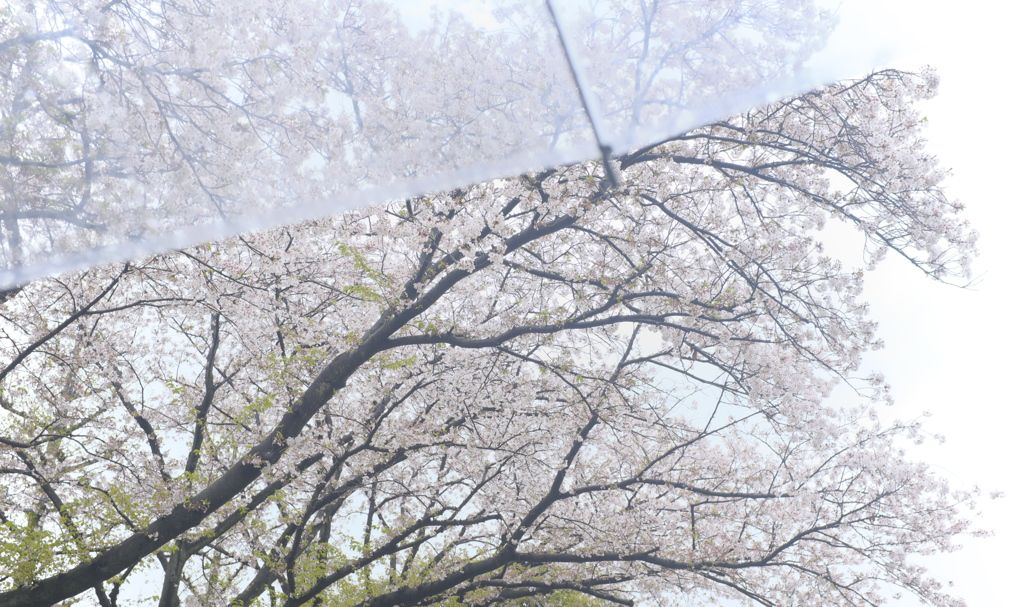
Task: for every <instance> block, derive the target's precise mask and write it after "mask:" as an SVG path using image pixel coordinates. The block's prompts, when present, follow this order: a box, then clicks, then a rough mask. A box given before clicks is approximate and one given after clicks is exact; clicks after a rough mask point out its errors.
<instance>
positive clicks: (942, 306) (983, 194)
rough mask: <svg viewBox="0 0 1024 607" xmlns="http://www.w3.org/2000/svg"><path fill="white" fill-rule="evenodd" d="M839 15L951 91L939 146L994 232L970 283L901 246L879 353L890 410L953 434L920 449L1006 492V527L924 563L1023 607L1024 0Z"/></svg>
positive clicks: (957, 477) (919, 453)
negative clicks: (933, 73)
mask: <svg viewBox="0 0 1024 607" xmlns="http://www.w3.org/2000/svg"><path fill="white" fill-rule="evenodd" d="M997 8H998V10H996V9H997ZM840 14H841V15H845V17H844V21H842V22H841V25H840V30H839V31H838V32H837V36H839V37H841V38H845V39H846V40H847V42H848V43H852V44H855V43H856V41H857V40H860V39H863V40H864V42H865V44H866V45H869V46H870V45H872V44H875V43H878V42H879V41H888V42H890V43H892V44H893V46H894V47H895V48H894V58H893V60H891V61H889V62H888V63H887V65H890V66H893V67H898V68H906V69H917V68H918V67H920V66H922V65H925V64H930V65H932V66H934V67H935V68H936V69H937V70H938V73H939V76H940V77H941V79H942V82H941V85H940V86H939V94H938V97H937V98H936V99H934V100H932V101H929V102H928V103H927V104H926V105H925V106H924V112H925V115H926V116H927V117H928V129H927V131H926V134H927V136H928V138H929V149H930V151H931V152H932V153H934V154H935V155H937V156H938V157H939V159H940V161H941V163H942V165H943V166H946V167H949V168H951V169H952V170H953V176H952V177H951V178H950V179H949V180H948V182H947V188H948V191H949V193H950V194H951V195H952V196H953V197H955V198H959V199H960V200H962V201H963V202H964V203H965V204H966V205H967V211H966V215H967V217H968V218H969V219H970V221H971V223H972V224H973V225H974V226H975V227H976V229H977V230H978V231H979V232H980V233H981V241H980V248H981V257H980V258H979V259H978V260H977V261H976V263H975V266H974V269H975V278H976V284H975V285H974V286H973V287H972V288H970V289H957V288H954V287H949V286H946V285H941V284H936V283H934V281H930V280H926V279H924V278H923V277H921V276H917V275H915V272H913V271H911V270H910V269H909V268H908V267H906V266H907V264H901V263H899V260H898V259H896V258H895V257H893V258H890V259H888V260H887V262H886V263H884V264H883V265H882V267H881V269H880V271H879V272H876V273H875V275H874V276H871V277H869V279H868V281H867V282H868V286H867V292H866V297H867V299H868V301H870V302H871V304H872V312H873V316H874V317H875V318H876V319H877V320H878V321H879V323H880V333H881V337H882V338H883V339H884V340H885V342H886V349H885V350H883V351H882V352H880V353H877V354H876V355H873V356H872V357H871V358H870V359H869V361H868V364H869V365H871V366H872V367H874V368H876V369H879V370H881V371H883V372H884V373H885V374H886V376H887V377H888V379H889V381H890V383H891V384H892V385H893V390H894V395H895V397H896V405H895V407H894V408H893V409H892V410H890V411H889V413H891V414H893V415H894V416H896V417H900V418H902V419H907V418H910V417H913V416H914V415H915V413H917V412H920V411H925V410H926V411H930V412H931V413H932V416H931V418H929V419H928V420H927V421H926V424H925V427H926V429H929V430H931V431H933V432H936V433H938V434H942V435H944V436H945V437H946V442H945V443H944V444H941V445H937V444H934V443H932V444H927V445H925V446H924V447H920V448H909V449H908V450H909V451H910V452H911V453H912V454H913V456H914V457H915V458H916V459H919V460H922V461H926V462H928V463H930V464H932V465H934V466H935V468H936V469H937V470H938V471H939V472H940V473H942V474H945V475H946V476H947V477H948V478H949V479H950V480H951V482H952V484H953V485H954V486H961V487H970V486H973V485H979V486H980V487H981V489H982V490H983V492H984V493H985V494H987V493H988V492H990V491H995V490H999V491H1002V492H1003V493H1004V494H1005V497H1003V498H1002V499H999V500H996V501H989V500H987V499H985V500H982V502H981V509H982V511H983V514H984V516H983V517H982V518H981V519H979V525H980V526H981V527H983V528H988V529H991V530H993V531H994V532H995V536H994V537H990V538H984V539H979V540H974V539H968V540H967V541H965V542H964V550H962V551H961V552H959V553H956V554H954V555H950V556H942V557H937V558H935V559H934V560H929V561H925V562H923V564H927V565H928V566H930V567H932V568H933V570H934V571H935V573H936V574H938V575H939V577H940V579H944V580H951V581H954V583H955V586H954V587H953V588H952V589H951V590H952V591H953V592H954V593H955V594H959V595H960V596H962V597H963V598H964V599H966V601H967V604H968V605H969V606H971V607H1002V606H1004V605H1005V606H1013V605H1024V599H1022V598H1021V597H1022V592H1021V591H1020V589H1019V579H1020V575H1021V574H1020V568H1019V567H1020V553H1021V550H1022V549H1024V523H1022V522H1021V518H1022V517H1024V472H1022V468H1021V466H1022V463H1024V457H1022V454H1021V452H1022V447H1024V436H1022V430H1024V413H1022V410H1021V404H1022V400H1024V398H1022V396H1021V394H1022V392H1024V390H1022V387H1021V383H1022V380H1024V370H1022V367H1024V355H1022V354H1021V349H1022V348H1024V328H1022V327H1024V318H1021V317H1019V316H1017V314H1018V313H1020V312H1021V311H1024V305H1022V304H1021V301H1022V300H1021V295H1022V292H1024V287H1022V286H1021V279H1022V278H1024V271H1022V269H1021V268H1022V265H1021V262H1020V258H1021V256H1022V253H1021V250H1020V249H1018V248H1017V247H1018V246H1020V245H1021V244H1022V243H1024V209H1022V205H1021V198H1022V196H1021V193H1020V191H1021V189H1020V186H1019V185H1018V184H1017V181H1016V180H1017V178H1018V177H1020V176H1021V174H1022V169H1021V166H1020V163H1019V158H1020V152H1019V150H1018V149H1017V148H1016V146H1017V145H1019V143H1020V142H1021V141H1024V127H1022V126H1021V118H1020V116H1021V113H1020V109H1019V107H1020V103H1021V95H1020V91H1021V89H1022V86H1021V84H1020V79H1019V78H1020V77H1019V73H1018V71H1019V68H1018V65H1019V63H1020V61H1021V59H1022V58H1024V53H1022V52H1021V50H1020V49H1021V38H1022V33H1021V30H1020V27H1021V26H1020V24H1021V18H1022V17H1024V9H1022V7H1021V5H1020V4H1017V3H1009V2H1007V3H999V5H998V7H997V5H996V3H994V2H990V1H987V0H982V1H979V2H970V3H964V2H952V1H950V2H945V3H936V2H931V1H918V0H887V1H879V0H847V1H846V2H845V3H844V5H843V7H842V8H841V13H840ZM847 32H858V33H856V34H848V33H847ZM865 32H870V33H869V34H865ZM911 447H912V446H911ZM894 604H897V605H899V606H900V607H903V606H907V607H909V606H911V605H916V604H918V603H917V601H916V600H911V599H904V600H902V601H900V602H897V603H894Z"/></svg>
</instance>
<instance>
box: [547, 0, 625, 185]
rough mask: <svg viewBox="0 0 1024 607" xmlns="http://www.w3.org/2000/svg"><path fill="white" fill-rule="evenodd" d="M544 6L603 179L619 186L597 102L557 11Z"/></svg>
mask: <svg viewBox="0 0 1024 607" xmlns="http://www.w3.org/2000/svg"><path fill="white" fill-rule="evenodd" d="M545 4H546V5H547V7H548V13H549V14H550V15H551V21H552V22H553V23H554V25H555V31H556V32H558V42H559V43H560V44H561V45H562V53H563V54H564V55H565V60H566V61H567V62H568V63H569V71H570V72H572V79H573V82H575V83H576V92H578V93H579V95H580V102H581V103H582V104H583V111H584V112H586V114H587V120H588V121H589V122H590V130H591V131H592V132H593V133H594V139H596V140H597V147H598V150H599V151H600V152H601V162H602V164H604V174H605V179H607V180H608V182H609V183H610V184H611V186H612V187H618V186H619V179H618V177H617V176H616V172H615V169H614V168H613V167H612V162H611V161H612V157H611V153H612V146H611V145H610V144H608V143H606V142H607V141H608V138H607V137H605V133H604V129H603V128H602V127H601V124H600V120H599V119H597V117H596V116H595V112H596V111H597V100H595V99H594V98H593V96H592V95H591V94H590V90H591V89H590V85H589V83H587V78H586V74H584V72H583V69H582V67H581V66H580V62H579V59H578V58H577V57H576V53H575V52H574V51H573V49H572V47H571V46H570V45H569V43H568V42H567V41H566V39H565V32H564V31H563V29H562V23H561V21H559V19H558V11H556V10H555V7H554V5H552V0H545Z"/></svg>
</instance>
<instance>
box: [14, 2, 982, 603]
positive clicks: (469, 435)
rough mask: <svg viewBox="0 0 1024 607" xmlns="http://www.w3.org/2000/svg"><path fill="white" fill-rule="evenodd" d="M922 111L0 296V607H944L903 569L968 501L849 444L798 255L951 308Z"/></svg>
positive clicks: (719, 132)
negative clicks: (135, 596)
mask: <svg viewBox="0 0 1024 607" xmlns="http://www.w3.org/2000/svg"><path fill="white" fill-rule="evenodd" d="M110 6H111V7H114V6H115V5H114V4H111V5H110ZM112 10H113V9H112ZM934 86H935V79H934V77H933V76H932V75H931V74H929V73H924V74H920V75H915V74H910V73H904V72H898V71H891V70H889V71H882V72H877V73H873V74H871V75H869V76H866V77H863V78H860V79H857V80H853V81H847V82H843V83H840V84H837V85H834V86H831V87H828V88H826V89H823V90H820V91H817V92H814V93H808V94H805V95H801V96H798V97H794V98H791V99H787V100H784V101H780V102H777V103H774V104H771V105H769V106H767V107H764V108H761V109H757V110H752V111H750V112H748V113H745V114H743V115H739V116H735V117H733V118H729V119H726V120H722V121H720V122H717V123H715V124H711V125H708V126H706V127H702V128H699V129H694V130H691V131H689V132H687V133H684V134H682V135H679V136H676V137H673V138H671V139H670V140H666V141H663V142H660V143H658V144H657V145H651V146H647V147H644V148H642V149H637V150H633V151H631V152H630V153H627V154H624V155H621V156H618V157H616V158H615V159H614V163H613V164H614V168H615V170H617V171H619V172H620V175H619V179H618V181H619V185H618V186H617V187H613V186H612V185H611V184H610V181H609V180H608V179H606V178H605V175H604V173H603V171H604V169H603V166H602V164H601V163H598V162H594V163H576V164H572V165H569V166H562V167H559V168H553V169H548V170H543V171H539V172H530V173H527V174H523V175H520V176H517V177H509V178H505V179H499V180H490V181H485V182H482V183H479V184H477V185H473V186H466V187H463V188H460V189H455V190H452V191H447V192H439V193H434V194H430V195H424V196H415V197H409V198H407V199H405V200H401V201H395V202H392V203H389V204H387V205H385V206H382V207H374V208H365V209H359V210H353V211H349V212H345V213H340V214H335V215H332V216H329V217H323V218H319V219H315V220H309V221H305V222H303V223H300V224H297V225H293V226H290V227H283V228H278V229H273V230H266V231H260V232H255V233H249V234H245V235H242V236H238V237H233V238H229V239H225V240H221V241H217V242H211V243H207V244H204V245H201V246H195V247H190V248H185V249H182V250H178V251H174V252H170V253H165V254H160V255H155V256H148V257H145V258H139V259H134V260H132V261H128V262H124V263H118V264H115V265H108V266H104V267H98V268H94V269H90V270H87V271H79V272H75V273H71V274H64V275H61V276H58V277H53V278H47V279H41V280H37V281H34V282H31V283H28V284H25V285H22V286H21V287H19V288H18V289H17V290H14V291H11V292H9V293H8V294H7V296H6V299H5V301H4V302H3V308H2V321H0V331H2V332H0V348H2V351H3V353H4V356H3V367H2V369H0V478H2V481H0V604H3V605H11V606H28V605H53V604H57V603H60V602H61V601H65V600H68V599H74V598H78V599H79V600H80V601H82V602H84V603H86V604H99V605H117V604H124V602H125V601H124V599H123V598H120V597H121V594H122V590H123V589H125V588H140V587H143V588H146V590H145V592H143V594H144V595H145V596H152V597H155V598H153V599H152V602H153V603H156V604H159V605H161V606H175V605H287V606H298V605H305V604H310V605H324V606H328V605H331V606H334V605H337V606H346V607H347V606H356V605H358V606H360V607H371V606H381V607H383V606H391V605H410V606H411V605H493V604H498V603H502V602H508V601H514V600H516V599H521V598H524V597H542V598H543V597H556V598H558V600H568V599H567V598H566V597H572V596H577V597H589V598H590V599H593V600H594V602H608V603H609V604H610V603H617V604H623V605H633V604H637V605H639V604H663V603H664V604H680V605H701V604H710V603H713V602H714V601H718V600H728V599H732V600H736V601H740V602H746V603H747V604H752V605H779V606H783V605H801V606H813V605H822V606H824V605H842V604H848V605H877V604H880V603H882V602H883V601H884V600H885V599H886V598H887V597H891V596H893V595H894V594H895V593H898V592H906V591H909V592H911V593H914V594H916V595H918V596H919V597H920V598H921V599H923V600H924V601H925V602H926V603H929V604H932V605H955V604H957V601H956V600H955V599H953V598H951V597H949V596H947V595H946V594H945V593H944V591H943V589H942V586H941V584H939V583H938V582H937V581H936V580H934V579H932V578H931V577H929V576H928V574H927V572H925V571H924V570H923V569H921V568H920V567H918V566H917V565H916V564H915V563H914V561H913V559H914V557H915V556H916V555H921V554H928V553H931V552H934V551H943V550H950V549H952V548H953V547H954V546H955V542H956V538H957V536H958V535H961V534H963V533H969V532H971V530H970V527H969V525H968V523H967V520H966V519H965V516H966V512H967V510H968V509H969V508H971V507H972V504H971V500H972V498H973V495H971V494H966V493H962V492H956V491H952V490H950V489H949V488H948V487H947V485H946V483H945V482H944V481H943V480H942V479H941V478H938V477H936V476H935V475H934V474H933V473H932V472H930V471H929V470H928V469H927V468H926V467H925V466H923V465H921V464H915V463H913V462H910V461H908V460H907V459H906V458H905V457H904V456H903V454H902V452H901V451H900V449H899V448H898V445H897V443H898V441H899V440H900V439H901V438H904V437H909V438H915V437H916V436H917V433H918V429H917V427H916V424H913V423H911V424H899V423H897V424H894V425H887V424H882V423H880V422H879V421H878V420H877V419H876V416H875V415H874V412H873V407H874V405H875V404H876V403H878V402H884V401H885V400H886V399H887V395H886V392H885V385H884V383H883V381H882V380H881V378H878V377H868V378H864V379H863V380H862V379H858V377H857V368H858V364H859V361H860V356H861V354H862V353H863V352H864V351H865V350H868V349H871V348H874V347H877V346H878V343H877V341H876V340H875V339H874V337H873V327H874V325H873V324H872V323H871V321H870V320H869V319H868V318H867V315H866V313H867V310H866V306H865V304H864V303H863V302H862V301H861V300H860V299H859V298H858V296H859V293H860V287H861V273H860V271H858V270H850V269H846V268H843V267H842V266H841V265H840V264H839V263H838V262H837V261H835V260H834V259H832V258H830V257H829V255H828V252H827V250H826V248H825V246H824V243H822V242H820V232H819V230H820V229H821V228H822V227H823V226H824V225H826V223H828V222H830V221H844V222H847V223H848V224H850V225H852V226H854V227H856V228H857V229H859V230H860V231H861V233H862V234H863V235H864V242H865V247H866V250H867V252H868V255H869V256H870V260H869V261H873V260H875V259H877V258H878V257H879V256H880V255H882V254H883V253H884V252H886V251H894V252H896V253H897V254H899V255H901V256H903V257H905V258H906V259H907V260H909V262H911V263H913V264H915V265H916V266H918V267H919V268H921V270H922V271H923V272H924V273H925V274H927V275H931V276H933V277H936V278H939V279H949V278H951V277H957V276H964V275H966V273H967V271H968V261H969V259H970V258H971V256H972V255H973V253H974V239H975V235H974V233H973V232H972V231H971V230H970V229H968V227H967V226H966V222H965V221H964V220H962V219H960V218H959V217H958V216H957V213H958V212H959V211H960V207H959V205H958V204H956V203H954V202H951V201H949V200H947V198H946V197H945V195H944V193H943V191H942V189H941V187H940V181H941V178H942V175H943V173H942V172H941V171H940V170H938V169H937V168H936V166H935V162H934V159H933V158H931V157H930V156H928V155H927V154H926V153H925V152H924V151H923V150H922V141H921V137H920V131H919V127H920V124H919V123H920V117H919V116H918V114H917V113H916V112H915V111H914V110H913V107H912V104H913V102H914V101H916V100H918V99H921V98H924V97H927V96H929V95H931V94H932V93H933V90H934ZM209 111H211V112H213V111H214V110H213V109H210V110H209ZM413 113H414V112H413ZM289 128H291V127H289ZM296 128H299V127H296ZM172 130H173V129H172ZM257 130H258V129H257ZM247 133H248V131H247ZM310 141H312V140H310ZM215 143H218V142H215ZM139 145H140V146H141V147H142V148H145V147H146V146H145V145H144V144H143V143H142V142H139ZM196 145H197V147H196V148H195V149H196V150H198V149H199V148H198V144H196ZM183 149H184V148H179V152H181V154H182V155H181V156H180V157H179V158H184V159H185V160H186V161H187V160H188V159H189V158H194V157H195V156H190V155H189V153H185V152H183V151H181V150H183ZM206 151H208V150H205V151H204V153H205V152H206ZM153 153H155V152H153ZM195 153H196V154H198V152H195ZM167 158H172V159H173V158H174V156H173V154H169V155H168V156H167ZM221 160H223V161H224V162H226V159H221ZM143 164H144V163H143ZM140 166H142V165H140ZM147 166H148V165H147ZM196 166H200V165H196ZM65 168H66V167H56V168H55V170H56V171H58V172H59V171H62V170H64V169H65ZM190 170H191V171H193V175H194V176H195V175H198V174H199V173H201V172H202V171H201V170H200V169H196V168H193V169H190ZM54 174H56V173H50V175H51V176H52V175H54ZM159 174H162V173H160V170H158V169H154V177H153V178H154V179H156V178H157V177H156V176H157V175H159ZM19 175H20V174H19ZM21 176H22V177H24V178H25V180H26V181H25V182H24V183H28V181H30V179H31V178H32V177H33V176H32V175H21ZM113 178H115V179H120V178H121V177H120V176H118V175H114V176H113ZM267 178H268V179H269V177H267ZM276 178H277V177H275V179H276ZM281 179H284V177H281ZM230 181H231V183H236V181H234V180H230ZM188 183H189V185H188V188H199V189H200V190H201V189H202V187H203V186H202V184H203V183H207V185H209V184H208V182H205V181H203V179H202V178H199V177H196V180H195V181H192V182H188ZM282 183H284V182H282ZM165 185H166V184H165ZM251 185H252V184H251V183H250V186H251ZM11 187H13V186H11ZM133 187H134V186H133ZM168 188H170V186H168ZM229 189H230V188H228V187H227V186H225V191H226V190H229ZM10 191H13V190H8V191H7V192H10ZM189 191H190V192H191V191H192V190H189ZM172 194H173V190H172V189H168V190H166V192H164V193H163V195H166V196H171V195H172ZM210 195H211V197H214V198H215V197H217V196H219V195H220V194H219V191H218V190H217V188H212V189H211V194H210ZM9 242H10V241H9ZM838 382H845V383H848V384H850V385H852V386H854V387H855V388H857V389H858V390H859V391H860V392H861V393H862V394H863V397H862V398H861V399H859V400H855V401H853V402H845V403H843V402H834V401H827V400H826V397H828V395H829V394H830V393H831V391H832V389H833V388H834V387H835V386H836V384H837V383H838ZM119 599H120V600H119ZM587 604H592V603H589V602H588V603H587Z"/></svg>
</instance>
